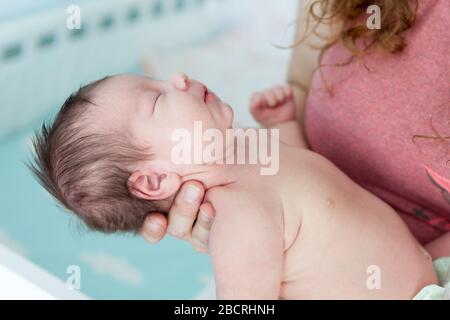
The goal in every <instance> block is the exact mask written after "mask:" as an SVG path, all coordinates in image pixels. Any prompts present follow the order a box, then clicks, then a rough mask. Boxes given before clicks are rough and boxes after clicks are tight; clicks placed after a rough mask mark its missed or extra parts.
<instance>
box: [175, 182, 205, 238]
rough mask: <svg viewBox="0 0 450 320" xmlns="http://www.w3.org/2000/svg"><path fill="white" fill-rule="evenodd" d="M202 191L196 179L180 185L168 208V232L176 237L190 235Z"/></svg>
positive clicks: (203, 191)
mask: <svg viewBox="0 0 450 320" xmlns="http://www.w3.org/2000/svg"><path fill="white" fill-rule="evenodd" d="M204 193H205V189H204V187H203V185H202V184H201V183H200V182H198V181H187V182H186V183H184V184H183V185H182V186H181V189H180V191H179V192H178V194H177V195H176V197H175V200H174V202H173V204H172V207H171V208H170V212H169V219H168V220H169V225H168V227H167V232H168V233H169V234H171V235H172V236H174V237H177V238H184V237H186V236H188V235H190V233H191V230H192V225H193V224H194V221H195V219H196V218H197V213H198V211H199V208H200V204H201V201H202V199H203V195H204Z"/></svg>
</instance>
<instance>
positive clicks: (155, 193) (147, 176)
mask: <svg viewBox="0 0 450 320" xmlns="http://www.w3.org/2000/svg"><path fill="white" fill-rule="evenodd" d="M127 184H128V190H129V191H130V193H131V194H133V195H134V196H135V197H137V198H140V199H145V200H163V199H167V198H169V197H171V196H173V195H175V193H176V192H177V191H178V189H179V188H180V186H181V179H180V176H179V175H178V174H176V173H173V172H162V173H158V172H155V171H141V170H138V171H135V172H133V173H132V174H131V175H130V177H129V178H128V183H127Z"/></svg>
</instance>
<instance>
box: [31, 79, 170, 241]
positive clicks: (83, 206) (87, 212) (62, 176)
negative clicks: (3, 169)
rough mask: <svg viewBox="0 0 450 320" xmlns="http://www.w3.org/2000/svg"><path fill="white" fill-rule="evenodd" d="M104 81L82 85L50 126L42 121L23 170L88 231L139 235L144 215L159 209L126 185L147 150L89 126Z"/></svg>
mask: <svg viewBox="0 0 450 320" xmlns="http://www.w3.org/2000/svg"><path fill="white" fill-rule="evenodd" d="M107 79H108V77H106V78H103V79H100V80H97V81H95V82H92V83H90V84H88V85H86V86H84V87H81V88H80V89H79V90H78V91H76V92H75V93H73V94H72V95H70V97H69V98H68V99H67V100H66V101H65V102H64V104H63V105H62V108H61V110H60V111H59V113H58V114H57V116H56V118H55V120H54V121H53V123H52V124H46V123H45V122H44V124H43V125H42V128H41V130H40V131H38V132H36V134H35V136H34V139H33V147H34V158H33V160H32V161H31V162H29V163H28V166H29V168H30V169H31V170H32V172H33V173H34V175H35V177H36V178H37V180H38V181H39V183H40V184H41V185H42V186H43V187H44V188H45V189H46V190H47V191H48V192H49V193H50V194H51V195H52V196H53V197H54V198H56V200H57V201H58V202H59V204H61V205H62V206H63V207H65V208H67V209H69V210H70V211H73V212H74V213H75V214H76V215H77V216H78V217H80V218H81V220H82V221H84V222H85V223H86V225H87V226H88V227H89V228H91V229H94V230H97V231H102V232H106V233H111V232H116V231H132V232H138V231H139V230H140V228H141V227H142V225H143V223H144V220H145V217H146V215H147V214H148V213H149V212H151V211H159V212H161V211H162V210H161V209H162V208H161V206H160V205H158V203H156V202H154V201H148V200H143V199H139V198H137V197H134V196H133V195H132V194H131V193H130V192H129V189H128V185H127V182H128V178H129V176H130V175H131V173H132V172H131V170H130V167H131V166H132V165H133V164H136V163H137V162H139V161H143V160H147V159H150V157H151V154H150V152H149V150H147V149H146V148H143V147H142V146H137V145H135V144H134V143H133V139H131V138H130V136H129V135H128V134H127V133H126V132H120V134H119V133H118V132H116V133H100V132H94V130H92V129H91V128H90V126H88V122H89V111H90V110H91V108H95V107H96V104H95V103H94V102H93V100H92V97H93V94H94V92H95V89H96V88H97V87H98V86H99V85H101V83H102V82H104V81H107ZM91 127H92V126H91ZM97 131H100V130H97Z"/></svg>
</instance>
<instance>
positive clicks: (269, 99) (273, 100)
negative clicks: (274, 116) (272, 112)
mask: <svg viewBox="0 0 450 320" xmlns="http://www.w3.org/2000/svg"><path fill="white" fill-rule="evenodd" d="M262 96H263V98H264V100H265V101H266V103H267V106H268V107H270V108H273V107H275V106H276V105H277V102H278V99H277V94H276V92H275V90H266V91H264V92H263V93H262Z"/></svg>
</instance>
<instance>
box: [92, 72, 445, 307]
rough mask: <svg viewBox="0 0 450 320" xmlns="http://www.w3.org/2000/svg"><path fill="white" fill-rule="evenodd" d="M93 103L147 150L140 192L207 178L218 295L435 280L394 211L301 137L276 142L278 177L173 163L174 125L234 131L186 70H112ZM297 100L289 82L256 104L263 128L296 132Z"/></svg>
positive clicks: (412, 285) (404, 288)
mask: <svg viewBox="0 0 450 320" xmlns="http://www.w3.org/2000/svg"><path fill="white" fill-rule="evenodd" d="M95 100H96V102H97V104H99V105H102V104H103V105H108V108H103V109H102V108H100V109H99V111H97V112H99V113H101V114H98V115H96V116H98V117H102V119H103V120H104V123H109V125H113V126H116V125H119V123H122V124H123V123H125V124H126V125H127V126H129V127H130V128H132V133H133V135H134V137H135V138H136V140H137V141H138V142H140V143H144V144H148V145H149V146H151V149H152V152H153V157H152V159H151V160H148V161H145V162H142V163H139V164H137V165H136V167H135V168H134V172H133V174H132V175H131V176H130V178H129V184H130V186H132V188H131V190H130V192H132V193H133V194H134V195H135V196H136V197H141V198H143V199H148V200H152V201H158V200H164V199H169V200H170V199H174V196H175V195H176V192H177V191H178V189H179V188H180V186H181V185H182V184H183V183H184V182H186V181H188V180H198V181H200V182H202V183H203V184H204V185H205V187H206V189H207V192H206V195H205V202H206V203H209V204H210V205H212V206H213V207H214V208H215V210H216V218H215V221H214V224H213V226H212V229H211V233H210V240H209V249H210V255H211V258H212V263H213V268H214V273H215V278H216V286H217V297H218V298H219V299H279V298H281V299H410V298H412V297H414V295H415V294H417V293H418V292H419V291H420V289H422V288H423V287H425V286H426V285H429V284H434V283H437V278H436V274H435V271H434V268H433V265H432V262H431V258H430V256H429V255H428V254H427V253H426V252H425V250H424V249H423V248H422V247H421V246H420V245H419V244H418V243H417V241H416V240H415V239H414V237H413V236H412V235H411V234H410V232H409V231H408V229H407V227H406V226H405V224H404V223H403V222H402V221H401V219H400V218H399V217H398V215H397V214H396V213H395V211H394V210H393V209H392V208H391V207H389V206H388V205H387V204H385V203H384V202H383V201H381V200H379V199H378V198H376V197H375V196H373V195H372V194H370V193H369V192H367V191H365V190H364V189H362V188H361V187H359V186H358V185H357V184H355V183H354V182H353V181H351V180H350V179H349V178H348V177H347V176H345V175H344V174H343V173H342V172H341V171H340V170H339V169H338V168H336V167H335V166H334V165H333V164H332V163H331V162H329V161H328V160H326V159H325V158H323V157H322V156H320V155H318V154H315V153H313V152H311V151H309V150H306V149H304V148H301V146H302V145H301V144H300V143H297V142H295V141H289V143H290V145H287V144H283V143H281V144H280V147H279V171H278V172H277V173H276V174H274V175H261V171H260V167H261V166H260V165H248V164H247V165H243V164H227V165H224V164H216V163H202V164H175V163H173V161H172V158H171V156H170V155H171V150H172V148H173V146H174V142H173V141H171V134H172V133H173V131H174V130H177V129H179V128H187V129H188V130H192V128H193V124H194V122H195V121H201V122H202V124H203V129H208V128H216V129H219V130H220V131H224V130H226V129H230V128H231V123H232V119H233V112H232V109H231V107H230V106H229V105H228V104H226V103H224V102H222V101H221V100H220V99H219V98H217V96H216V95H214V94H213V93H212V92H211V91H210V90H208V89H207V88H206V86H205V85H203V84H202V83H200V82H198V81H194V80H190V79H189V78H188V77H187V76H186V75H184V74H177V75H175V76H173V77H172V78H171V79H170V80H169V81H164V82H163V81H156V80H152V79H149V78H145V77H138V76H116V77H113V78H112V79H109V80H107V82H106V83H105V84H102V85H101V87H100V88H99V90H98V94H97V97H96V99H95ZM291 108H292V109H291ZM293 108H294V106H293V102H292V95H291V92H290V90H289V88H288V87H277V88H274V89H273V90H269V91H268V92H265V93H263V94H260V95H257V96H254V97H253V100H252V103H251V112H252V113H253V115H254V116H255V118H256V119H257V120H259V121H260V122H262V123H263V124H265V125H268V126H270V125H272V124H275V123H276V122H278V123H280V122H283V123H285V124H286V127H291V129H292V128H294V129H293V130H297V128H295V125H294V121H293V120H294V118H293V115H294V111H293V110H294V109H293ZM268 114H269V115H270V116H268ZM267 119H272V120H273V119H275V120H273V121H274V123H266V120H267ZM115 122H116V123H115ZM103 129H105V128H103ZM281 139H282V140H283V131H281ZM246 147H247V146H245V148H246ZM238 148H239V146H238ZM225 154H226V155H227V154H228V153H227V152H226V153H225ZM243 208H244V209H243ZM167 209H168V208H167Z"/></svg>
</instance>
